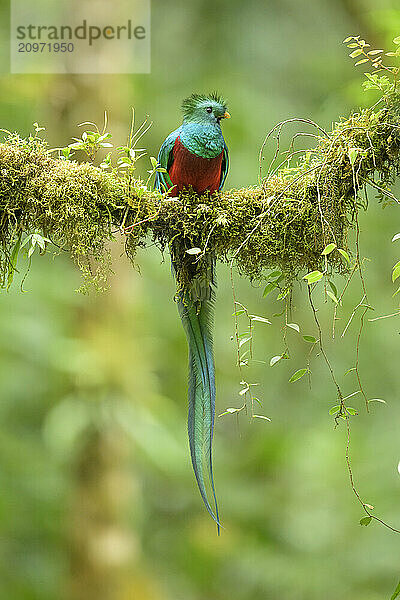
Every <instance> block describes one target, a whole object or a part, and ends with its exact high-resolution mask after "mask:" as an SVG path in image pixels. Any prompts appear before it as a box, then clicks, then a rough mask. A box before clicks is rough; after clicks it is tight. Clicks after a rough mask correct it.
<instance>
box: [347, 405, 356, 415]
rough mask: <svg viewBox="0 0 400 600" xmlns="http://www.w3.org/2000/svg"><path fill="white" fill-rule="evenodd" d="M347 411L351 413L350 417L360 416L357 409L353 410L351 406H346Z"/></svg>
mask: <svg viewBox="0 0 400 600" xmlns="http://www.w3.org/2000/svg"><path fill="white" fill-rule="evenodd" d="M346 410H347V412H348V413H349V415H353V416H354V415H357V414H358V412H357V411H356V409H355V408H352V407H351V406H346Z"/></svg>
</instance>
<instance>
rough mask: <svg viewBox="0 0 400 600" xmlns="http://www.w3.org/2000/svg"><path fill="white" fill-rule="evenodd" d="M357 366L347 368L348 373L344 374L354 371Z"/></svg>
mask: <svg viewBox="0 0 400 600" xmlns="http://www.w3.org/2000/svg"><path fill="white" fill-rule="evenodd" d="M355 370H356V368H355V367H351V369H347V371H346V373H345V374H344V375H345V376H346V375H348V374H349V373H351V372H352V371H355Z"/></svg>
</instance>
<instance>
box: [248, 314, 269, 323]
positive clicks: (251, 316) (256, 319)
mask: <svg viewBox="0 0 400 600" xmlns="http://www.w3.org/2000/svg"><path fill="white" fill-rule="evenodd" d="M250 318H251V320H252V321H259V322H260V323H267V324H268V325H272V323H271V321H268V319H265V318H264V317H258V316H257V315H250Z"/></svg>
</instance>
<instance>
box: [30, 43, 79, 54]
mask: <svg viewBox="0 0 400 600" xmlns="http://www.w3.org/2000/svg"><path fill="white" fill-rule="evenodd" d="M74 49H75V48H74V44H73V43H72V42H69V43H67V42H19V43H18V52H40V53H42V52H73V51H74Z"/></svg>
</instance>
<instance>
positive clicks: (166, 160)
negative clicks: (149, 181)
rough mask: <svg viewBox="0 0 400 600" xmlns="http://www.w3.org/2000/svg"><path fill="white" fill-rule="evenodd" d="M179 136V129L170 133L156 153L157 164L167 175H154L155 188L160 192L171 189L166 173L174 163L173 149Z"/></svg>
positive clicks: (170, 182) (158, 173)
mask: <svg viewBox="0 0 400 600" xmlns="http://www.w3.org/2000/svg"><path fill="white" fill-rule="evenodd" d="M179 134H180V128H179V129H176V130H175V131H173V132H172V133H170V134H169V135H168V136H167V137H166V138H165V140H164V142H163V143H162V146H161V148H160V152H159V153H158V158H157V161H158V164H159V165H160V166H161V167H163V168H164V169H166V170H167V173H160V172H159V171H157V173H156V181H155V187H156V188H157V189H158V190H160V192H165V191H167V190H168V189H169V188H170V187H172V185H173V184H172V181H171V179H170V177H169V175H168V171H169V170H170V168H171V166H172V163H173V161H174V157H173V149H174V144H175V141H176V138H177V137H178V135H179Z"/></svg>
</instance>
